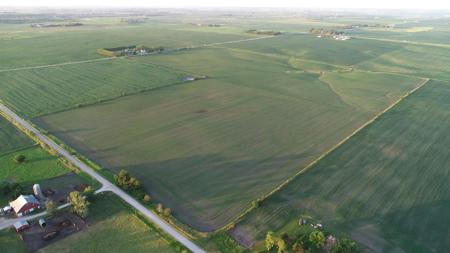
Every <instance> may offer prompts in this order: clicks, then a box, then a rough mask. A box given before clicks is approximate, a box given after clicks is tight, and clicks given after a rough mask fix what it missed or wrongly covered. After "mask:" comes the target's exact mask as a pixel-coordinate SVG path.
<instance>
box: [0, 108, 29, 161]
mask: <svg viewBox="0 0 450 253" xmlns="http://www.w3.org/2000/svg"><path fill="white" fill-rule="evenodd" d="M32 144H33V142H32V141H31V140H30V139H29V138H28V137H27V136H26V135H24V134H22V133H21V132H19V131H18V130H17V129H16V128H15V127H14V126H13V125H12V124H11V123H9V122H8V121H7V120H6V119H5V118H3V117H1V116H0V155H1V154H4V153H7V152H11V151H13V150H16V149H20V148H23V147H25V146H30V145H32Z"/></svg>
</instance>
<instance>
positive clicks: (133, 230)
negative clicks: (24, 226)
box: [39, 194, 177, 253]
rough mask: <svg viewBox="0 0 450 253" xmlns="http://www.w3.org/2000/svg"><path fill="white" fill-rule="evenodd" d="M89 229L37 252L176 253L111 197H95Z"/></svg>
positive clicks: (89, 219)
mask: <svg viewBox="0 0 450 253" xmlns="http://www.w3.org/2000/svg"><path fill="white" fill-rule="evenodd" d="M87 220H88V222H90V225H89V227H88V228H87V229H86V230H84V231H81V232H78V233H75V234H73V235H70V236H69V237H67V238H64V239H62V240H60V241H57V242H55V243H54V244H51V245H49V246H47V247H45V248H43V249H41V250H40V251H39V252H41V253H51V252H73V253H74V252H98V253H101V252H154V253H166V252H177V251H176V250H175V249H174V248H173V246H172V245H170V243H169V242H168V241H167V240H165V239H164V237H163V236H161V235H160V234H159V232H158V231H156V230H155V229H154V228H152V227H149V226H147V225H146V224H145V223H144V222H143V221H142V220H140V218H138V217H137V216H136V215H135V214H133V212H132V211H131V209H130V208H128V207H126V206H125V205H124V203H123V202H121V200H120V199H118V198H117V197H116V196H114V195H109V194H108V195H106V196H100V197H96V198H95V200H94V202H93V203H92V205H91V206H90V214H89V217H88V218H87Z"/></svg>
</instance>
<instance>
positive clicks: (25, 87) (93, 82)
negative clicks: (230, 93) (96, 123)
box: [0, 59, 186, 117]
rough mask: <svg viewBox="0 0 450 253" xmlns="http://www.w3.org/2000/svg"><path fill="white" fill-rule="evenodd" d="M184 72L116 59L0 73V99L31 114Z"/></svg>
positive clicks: (152, 84) (161, 82)
mask: <svg viewBox="0 0 450 253" xmlns="http://www.w3.org/2000/svg"><path fill="white" fill-rule="evenodd" d="M185 75H186V74H185V73H181V72H179V71H174V70H171V69H167V68H163V67H158V66H154V65H150V64H146V65H144V64H139V63H136V62H133V61H128V60H123V59H117V60H112V61H106V62H94V63H87V64H78V65H68V66H61V67H52V68H47V69H35V70H22V71H17V72H4V73H0V80H2V83H1V84H0V98H2V99H3V100H4V101H5V102H6V103H7V104H8V105H10V106H12V107H13V108H14V109H16V110H17V111H18V112H20V113H23V114H25V115H26V116H29V117H33V116H36V115H39V114H44V113H49V112H54V111H58V110H62V109H66V108H70V107H74V106H76V105H78V104H89V103H97V102H98V101H99V100H105V99H110V98H114V97H118V96H121V95H123V94H129V93H134V92H138V91H141V90H146V89H152V88H158V87H162V86H166V85H171V84H176V83H181V82H182V81H183V76H185Z"/></svg>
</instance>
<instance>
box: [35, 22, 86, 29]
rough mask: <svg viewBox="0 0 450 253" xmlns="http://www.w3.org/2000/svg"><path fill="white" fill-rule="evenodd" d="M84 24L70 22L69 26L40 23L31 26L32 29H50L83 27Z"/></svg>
mask: <svg viewBox="0 0 450 253" xmlns="http://www.w3.org/2000/svg"><path fill="white" fill-rule="evenodd" d="M82 25H83V23H79V22H70V23H67V24H52V23H51V24H46V23H39V24H31V27H32V28H50V27H72V26H82Z"/></svg>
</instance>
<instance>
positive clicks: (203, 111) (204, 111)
mask: <svg viewBox="0 0 450 253" xmlns="http://www.w3.org/2000/svg"><path fill="white" fill-rule="evenodd" d="M207 112H208V110H206V109H201V110H197V111H195V113H207Z"/></svg>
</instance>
